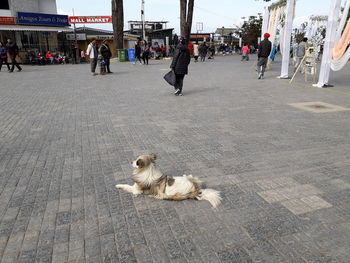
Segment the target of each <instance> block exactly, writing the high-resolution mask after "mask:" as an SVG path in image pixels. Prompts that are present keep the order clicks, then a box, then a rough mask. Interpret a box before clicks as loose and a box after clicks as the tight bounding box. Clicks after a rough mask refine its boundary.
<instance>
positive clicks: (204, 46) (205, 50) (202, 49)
mask: <svg viewBox="0 0 350 263" xmlns="http://www.w3.org/2000/svg"><path fill="white" fill-rule="evenodd" d="M207 53H208V46H207V43H205V42H204V43H203V44H202V45H201V46H200V48H199V54H200V56H201V61H202V62H204V61H205V57H206V56H207Z"/></svg>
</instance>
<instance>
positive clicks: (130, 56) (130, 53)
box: [128, 48, 135, 62]
mask: <svg viewBox="0 0 350 263" xmlns="http://www.w3.org/2000/svg"><path fill="white" fill-rule="evenodd" d="M128 60H129V61H130V62H134V61H135V49H132V48H129V49H128Z"/></svg>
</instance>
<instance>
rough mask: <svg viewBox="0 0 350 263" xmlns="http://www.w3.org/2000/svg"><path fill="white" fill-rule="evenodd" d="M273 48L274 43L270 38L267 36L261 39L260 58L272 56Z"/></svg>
mask: <svg viewBox="0 0 350 263" xmlns="http://www.w3.org/2000/svg"><path fill="white" fill-rule="evenodd" d="M271 48H272V43H271V41H270V40H268V39H267V38H265V39H264V40H263V41H261V43H260V45H259V53H258V58H267V57H269V56H270V53H271Z"/></svg>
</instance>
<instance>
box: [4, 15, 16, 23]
mask: <svg viewBox="0 0 350 263" xmlns="http://www.w3.org/2000/svg"><path fill="white" fill-rule="evenodd" d="M15 24H16V23H15V18H14V17H9V16H0V25H15Z"/></svg>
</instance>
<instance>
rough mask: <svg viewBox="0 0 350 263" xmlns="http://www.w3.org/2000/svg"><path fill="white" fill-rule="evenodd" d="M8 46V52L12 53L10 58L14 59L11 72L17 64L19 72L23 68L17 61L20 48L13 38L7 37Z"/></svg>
mask: <svg viewBox="0 0 350 263" xmlns="http://www.w3.org/2000/svg"><path fill="white" fill-rule="evenodd" d="M6 48H7V52H8V53H9V55H10V59H11V61H12V67H11V69H10V71H9V73H12V72H13V70H14V69H15V66H16V67H17V69H18V72H19V71H22V68H21V67H20V65H18V63H17V61H16V57H17V55H18V53H19V49H18V46H17V44H16V43H15V42H13V41H12V39H10V38H9V39H7V44H6Z"/></svg>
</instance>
